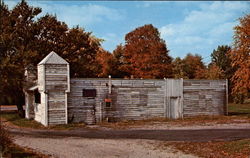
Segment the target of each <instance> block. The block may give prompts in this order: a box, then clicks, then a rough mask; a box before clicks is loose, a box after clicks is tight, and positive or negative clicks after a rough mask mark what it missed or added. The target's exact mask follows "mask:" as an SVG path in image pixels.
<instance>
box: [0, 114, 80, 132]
mask: <svg viewBox="0 0 250 158" xmlns="http://www.w3.org/2000/svg"><path fill="white" fill-rule="evenodd" d="M0 117H1V118H3V119H5V120H7V121H8V122H10V123H11V124H13V125H15V126H19V127H24V128H34V129H56V130H71V129H74V128H80V127H85V124H83V123H71V124H67V125H54V126H49V127H45V126H43V125H42V124H40V123H38V122H36V121H35V120H28V119H25V118H21V117H19V115H18V114H17V112H16V111H8V112H1V115H0Z"/></svg>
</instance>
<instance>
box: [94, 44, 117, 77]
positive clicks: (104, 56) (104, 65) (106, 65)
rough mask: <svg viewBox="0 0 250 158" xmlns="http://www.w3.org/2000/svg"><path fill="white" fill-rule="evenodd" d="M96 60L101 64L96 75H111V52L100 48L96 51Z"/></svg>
mask: <svg viewBox="0 0 250 158" xmlns="http://www.w3.org/2000/svg"><path fill="white" fill-rule="evenodd" d="M96 60H97V61H98V63H99V64H100V65H101V71H100V73H99V74H98V77H108V75H111V74H110V73H111V71H112V68H111V64H110V62H111V61H112V60H113V56H112V54H111V53H109V52H107V51H105V50H103V49H100V51H99V52H98V53H97V56H96Z"/></svg>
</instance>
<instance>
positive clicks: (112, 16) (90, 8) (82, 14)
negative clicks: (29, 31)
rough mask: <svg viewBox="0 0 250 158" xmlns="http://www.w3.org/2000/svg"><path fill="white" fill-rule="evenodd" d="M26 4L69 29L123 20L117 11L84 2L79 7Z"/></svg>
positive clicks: (9, 3) (53, 4) (31, 2)
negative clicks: (54, 18)
mask: <svg viewBox="0 0 250 158" xmlns="http://www.w3.org/2000/svg"><path fill="white" fill-rule="evenodd" d="M16 3H17V2H12V1H7V4H8V5H10V6H14V5H15V4H16ZM28 3H29V4H30V5H31V6H35V7H40V8H42V14H40V16H42V15H44V14H46V13H49V14H52V15H56V16H57V18H58V19H59V20H61V21H64V22H66V24H68V25H69V26H70V27H72V26H76V25H81V26H82V25H84V26H86V25H92V24H97V23H99V22H103V21H107V20H108V21H117V20H121V19H123V14H122V13H121V12H120V11H119V10H116V9H113V8H108V7H105V6H102V5H93V4H87V3H85V2H82V4H81V5H72V4H67V3H60V4H58V3H54V2H51V1H44V2H43V1H28Z"/></svg>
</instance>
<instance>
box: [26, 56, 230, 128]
mask: <svg viewBox="0 0 250 158" xmlns="http://www.w3.org/2000/svg"><path fill="white" fill-rule="evenodd" d="M69 72H70V65H69V63H68V62H66V61H65V60H64V59H63V58H61V57H60V56H59V55H57V54H56V53H55V52H51V53H50V54H48V55H47V56H46V57H45V58H44V59H43V60H42V61H41V62H40V63H39V64H38V66H37V72H34V71H32V70H30V69H26V72H25V76H26V83H27V84H26V88H25V89H24V92H25V104H26V118H28V119H35V120H36V121H38V122H40V123H42V124H43V125H45V126H48V125H56V124H68V123H71V122H84V123H86V124H96V123H97V122H101V121H103V120H109V121H120V120H142V119H149V118H155V117H158V118H170V119H178V118H183V117H192V116H198V115H227V100H228V98H227V96H228V94H227V80H186V79H157V80H156V79H113V78H111V77H109V78H70V75H69V74H70V73H69Z"/></svg>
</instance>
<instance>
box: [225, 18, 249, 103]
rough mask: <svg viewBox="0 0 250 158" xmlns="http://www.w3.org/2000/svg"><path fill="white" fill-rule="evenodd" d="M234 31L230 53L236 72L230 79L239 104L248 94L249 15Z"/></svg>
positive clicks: (241, 20) (242, 19)
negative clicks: (239, 100)
mask: <svg viewBox="0 0 250 158" xmlns="http://www.w3.org/2000/svg"><path fill="white" fill-rule="evenodd" d="M239 21H240V24H239V25H237V26H236V27H235V28H234V30H235V32H234V45H233V48H232V51H231V52H230V58H231V60H232V66H233V67H234V68H236V69H237V70H236V72H235V74H234V75H233V77H232V82H233V85H234V86H233V94H234V95H236V96H238V97H239V98H240V99H241V103H243V100H244V98H245V97H247V96H248V95H249V93H250V14H248V15H246V16H244V17H242V18H240V19H239Z"/></svg>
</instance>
